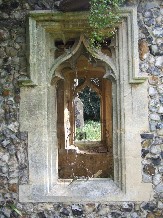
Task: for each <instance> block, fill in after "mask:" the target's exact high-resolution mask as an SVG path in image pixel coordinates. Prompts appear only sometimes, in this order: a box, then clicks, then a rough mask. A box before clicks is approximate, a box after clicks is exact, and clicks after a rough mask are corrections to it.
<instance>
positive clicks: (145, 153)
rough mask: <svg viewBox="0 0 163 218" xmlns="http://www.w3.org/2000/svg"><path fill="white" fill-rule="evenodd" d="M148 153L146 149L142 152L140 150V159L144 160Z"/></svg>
mask: <svg viewBox="0 0 163 218" xmlns="http://www.w3.org/2000/svg"><path fill="white" fill-rule="evenodd" d="M148 153H149V150H147V149H142V150H141V157H142V158H145V156H146V155H147V154H148Z"/></svg>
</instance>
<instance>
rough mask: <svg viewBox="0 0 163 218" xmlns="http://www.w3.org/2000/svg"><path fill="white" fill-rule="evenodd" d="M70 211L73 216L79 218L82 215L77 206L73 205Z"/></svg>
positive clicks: (80, 209)
mask: <svg viewBox="0 0 163 218" xmlns="http://www.w3.org/2000/svg"><path fill="white" fill-rule="evenodd" d="M71 210H72V213H73V215H74V216H81V215H82V214H83V210H82V208H81V207H80V206H79V205H75V204H73V205H72V206H71Z"/></svg>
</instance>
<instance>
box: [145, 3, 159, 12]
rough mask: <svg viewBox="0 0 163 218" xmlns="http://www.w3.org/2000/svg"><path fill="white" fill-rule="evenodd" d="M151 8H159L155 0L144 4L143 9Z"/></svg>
mask: <svg viewBox="0 0 163 218" xmlns="http://www.w3.org/2000/svg"><path fill="white" fill-rule="evenodd" d="M152 8H159V5H158V4H157V3H156V2H148V3H147V4H146V6H145V10H150V9H152Z"/></svg>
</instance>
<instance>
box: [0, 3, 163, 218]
mask: <svg viewBox="0 0 163 218" xmlns="http://www.w3.org/2000/svg"><path fill="white" fill-rule="evenodd" d="M50 2H51V5H52V3H53V1H48V3H47V2H46V1H42V0H40V1H36V0H29V1H18V0H17V1H16V0H15V1H4V0H2V1H0V11H1V12H2V13H0V42H1V47H0V65H1V66H0V131H1V133H0V145H1V147H0V157H1V160H0V164H1V172H0V173H1V178H0V186H1V194H0V201H1V203H0V204H1V205H5V203H8V204H10V203H12V202H14V204H15V206H16V207H17V208H18V209H19V211H21V212H22V214H23V217H26V218H31V217H47V218H49V217H58V218H59V217H133V218H138V217H144V218H145V217H162V216H163V214H162V211H163V201H162V199H163V191H162V190H163V188H162V186H163V185H162V181H163V179H162V174H163V146H162V145H163V123H162V121H163V113H162V107H163V93H162V62H161V59H162V28H161V27H162V26H161V25H162V16H163V12H162V11H163V5H162V1H161V0H160V1H153V2H151V1H148V0H144V1H141V2H140V3H139V4H138V5H137V6H138V25H139V40H145V41H146V42H147V44H148V46H149V53H148V55H147V56H146V57H145V59H144V60H140V61H139V73H140V74H143V75H144V73H145V74H146V75H149V84H147V86H148V87H149V88H148V92H149V104H148V107H149V114H150V116H149V128H150V129H148V128H147V129H145V130H144V131H145V132H144V135H142V133H143V132H140V134H141V138H142V171H141V172H140V174H142V178H143V181H144V183H149V184H153V188H154V196H153V197H151V198H149V199H148V200H146V201H145V202H143V203H142V202H128V201H124V202H121V203H114V204H113V203H106V204H103V203H102V204H101V203H99V202H97V203H92V202H89V203H85V204H81V203H80V202H79V201H78V202H76V204H72V203H69V204H66V203H55V204H54V203H20V202H19V199H18V185H19V184H28V183H29V178H28V175H29V173H28V152H27V149H28V146H29V140H27V138H28V133H27V132H20V131H19V103H20V101H21V99H20V90H19V85H18V83H19V80H22V79H23V80H25V79H27V80H28V79H29V75H28V72H27V60H26V48H27V47H26V43H25V42H26V37H25V29H26V28H25V26H26V24H25V16H26V15H27V14H28V10H38V9H39V10H42V9H43V10H45V9H50V8H49V7H50ZM136 4H137V1H134V0H133V1H128V2H127V5H130V6H131V5H136ZM55 10H56V9H55ZM138 87H139V85H138ZM138 87H137V86H136V85H135V86H134V89H137V88H138ZM31 89H32V88H31ZM145 90H147V88H146V87H145ZM38 92H39V90H38ZM141 95H142V93H139V96H138V97H139V98H141ZM128 97H129V96H128V94H127V93H126V98H128ZM138 100H139V99H134V102H135V104H136V101H138ZM28 106H30V104H29V105H28ZM139 110H140V112H142V111H143V112H142V113H144V111H145V113H148V112H147V108H146V109H145V108H144V107H142V106H141V107H139ZM128 116H129V115H128ZM131 122H132V121H131ZM141 122H142V121H141V120H140V123H141ZM132 124H133V125H132V127H131V128H133V127H134V125H135V122H134V121H133V122H132ZM146 124H147V125H148V123H146ZM147 130H148V133H146V131H147ZM140 155H141V154H140ZM139 157H140V156H139ZM138 163H139V164H141V160H138ZM131 169H132V170H133V171H134V172H135V171H136V165H135V163H133V164H132V166H131ZM142 195H143V191H142ZM11 201H12V202H11ZM0 216H1V217H2V218H4V217H18V215H17V213H16V212H14V211H13V210H12V209H10V208H6V207H4V208H3V209H1V211H0Z"/></svg>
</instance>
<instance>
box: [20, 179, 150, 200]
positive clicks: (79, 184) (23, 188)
mask: <svg viewBox="0 0 163 218" xmlns="http://www.w3.org/2000/svg"><path fill="white" fill-rule="evenodd" d="M61 181H64V182H61ZM143 186H144V184H143V183H141V185H140V187H138V189H135V187H132V188H130V189H129V190H130V191H129V192H128V193H124V192H122V190H121V189H120V188H119V187H118V186H117V185H116V184H115V183H114V181H113V180H111V179H100V178H96V179H94V178H91V179H89V180H84V179H83V180H82V179H81V180H80V179H79V180H76V181H74V182H72V180H58V182H56V184H55V185H54V186H53V188H52V189H51V190H50V191H49V192H48V193H46V194H45V193H44V194H42V193H41V191H40V190H43V187H41V186H35V187H34V186H33V187H32V186H29V185H20V187H19V201H20V202H72V203H76V202H78V203H79V202H80V203H89V202H102V203H107V202H121V201H137V202H142V201H149V200H150V199H151V198H152V195H153V192H152V193H151V184H145V191H147V192H146V193H145V194H144V193H142V190H143V189H142V188H143ZM33 193H35V194H33ZM147 193H148V194H147Z"/></svg>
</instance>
